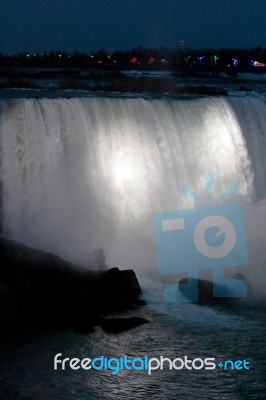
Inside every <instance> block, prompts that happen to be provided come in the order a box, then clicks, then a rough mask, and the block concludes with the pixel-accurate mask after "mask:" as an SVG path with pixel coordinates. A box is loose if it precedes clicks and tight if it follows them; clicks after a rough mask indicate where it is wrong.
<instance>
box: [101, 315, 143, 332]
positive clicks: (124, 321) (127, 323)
mask: <svg viewBox="0 0 266 400" xmlns="http://www.w3.org/2000/svg"><path fill="white" fill-rule="evenodd" d="M148 323H149V321H148V320H147V319H145V318H139V317H131V318H112V319H105V320H104V321H103V322H102V323H101V325H100V326H101V328H102V329H103V330H104V331H105V332H108V333H119V332H124V331H126V330H129V329H132V328H135V327H136V326H139V325H143V324H148Z"/></svg>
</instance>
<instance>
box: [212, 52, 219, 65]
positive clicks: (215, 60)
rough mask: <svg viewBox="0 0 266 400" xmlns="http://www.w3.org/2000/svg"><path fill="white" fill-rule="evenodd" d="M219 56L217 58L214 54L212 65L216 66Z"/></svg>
mask: <svg viewBox="0 0 266 400" xmlns="http://www.w3.org/2000/svg"><path fill="white" fill-rule="evenodd" d="M219 58H220V57H219V56H217V55H216V54H214V56H213V61H214V65H216V64H217V61H218V60H219Z"/></svg>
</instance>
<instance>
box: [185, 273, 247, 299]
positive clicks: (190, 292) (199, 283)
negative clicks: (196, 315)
mask: <svg viewBox="0 0 266 400" xmlns="http://www.w3.org/2000/svg"><path fill="white" fill-rule="evenodd" d="M230 278H231V279H236V280H239V281H242V282H243V283H245V284H246V285H247V289H248V297H249V296H250V292H251V286H250V285H249V284H248V282H247V280H246V279H245V278H244V276H243V275H241V274H235V275H234V276H232V277H228V278H227V279H228V280H230ZM195 287H197V288H198V296H197V300H195V297H194V295H195ZM179 290H180V292H181V293H182V294H183V295H184V296H185V297H186V298H188V299H189V300H191V301H192V302H194V303H197V304H199V305H210V306H215V305H232V304H236V303H238V302H239V301H241V300H242V298H238V297H232V296H231V294H230V292H229V290H228V288H227V286H226V285H221V284H218V283H213V282H211V281H208V280H204V279H196V278H189V280H188V278H184V279H182V280H181V281H180V282H179ZM219 292H220V293H222V294H223V297H221V296H219V297H215V295H214V293H219Z"/></svg>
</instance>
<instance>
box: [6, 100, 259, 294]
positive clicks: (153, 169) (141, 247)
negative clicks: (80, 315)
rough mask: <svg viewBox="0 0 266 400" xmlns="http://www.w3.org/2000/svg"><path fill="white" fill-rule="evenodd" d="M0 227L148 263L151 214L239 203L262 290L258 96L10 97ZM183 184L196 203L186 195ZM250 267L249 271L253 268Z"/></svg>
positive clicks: (60, 245)
mask: <svg viewBox="0 0 266 400" xmlns="http://www.w3.org/2000/svg"><path fill="white" fill-rule="evenodd" d="M0 110H1V111H0V113H1V114H0V115H1V119H0V132H1V163H2V167H1V180H2V182H3V216H4V219H3V231H4V234H5V235H6V236H8V237H11V238H14V239H15V240H18V241H21V242H23V243H25V244H28V245H31V246H34V247H39V248H41V249H44V250H49V251H52V252H54V253H56V254H59V255H61V256H62V257H64V258H66V259H69V260H72V261H75V262H79V263H82V264H84V265H86V264H87V262H88V254H89V252H90V251H91V250H92V249H94V248H98V247H100V246H101V247H103V249H104V250H105V253H106V256H107V262H108V264H109V265H115V266H118V267H122V268H125V267H133V268H135V269H136V270H137V272H138V274H141V273H143V274H144V275H147V274H148V275H150V272H153V273H155V272H156V269H157V267H156V258H155V245H154V239H153V231H152V215H153V213H156V212H162V211H171V210H175V209H183V208H191V207H200V206H204V205H205V206H206V205H207V204H208V197H207V194H206V190H205V181H204V174H205V173H206V172H211V173H212V174H214V184H213V194H212V196H213V200H212V202H211V204H217V202H218V201H217V198H218V197H219V196H220V195H221V194H222V193H224V192H225V191H226V190H227V189H228V187H230V185H231V184H232V183H237V185H238V192H237V193H236V194H235V195H234V196H231V197H230V198H228V199H227V200H226V201H225V203H226V202H231V201H239V202H241V203H242V205H243V208H244V213H245V219H246V227H247V232H246V233H247V239H248V242H249V253H250V268H248V269H247V271H244V273H245V275H248V277H249V279H250V280H251V281H252V283H253V285H255V286H256V287H257V292H263V291H264V287H263V280H264V279H265V278H266V277H265V274H264V272H265V269H264V266H263V265H262V262H263V259H264V254H265V252H264V250H265V248H266V235H265V222H264V221H265V219H264V218H265V215H266V214H265V212H266V208H265V207H266V205H265V201H264V199H265V194H266V163H265V153H266V136H265V132H266V105H265V103H264V102H263V101H262V100H260V99H258V98H252V97H249V98H245V97H242V98H211V97H209V98H203V99H195V100H183V101H181V100H173V99H161V100H156V99H150V100H144V99H141V98H138V99H119V98H112V99H110V98H109V99H108V98H81V99H78V98H74V99H38V100H36V99H12V100H2V101H1V102H0ZM184 185H186V186H188V187H190V188H191V190H193V191H194V192H195V193H196V194H197V195H198V196H199V197H200V198H201V203H199V204H196V203H195V202H194V201H193V200H192V199H191V198H188V197H186V196H184V195H183V194H182V187H183V186H184ZM254 271H255V272H254Z"/></svg>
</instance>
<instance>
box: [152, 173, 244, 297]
mask: <svg viewBox="0 0 266 400" xmlns="http://www.w3.org/2000/svg"><path fill="white" fill-rule="evenodd" d="M210 176H211V175H210V174H208V175H206V177H205V179H206V183H208V182H209V181H210ZM206 187H208V185H206ZM232 187H234V191H235V188H236V186H235V185H234V186H232ZM229 192H230V191H229ZM229 192H228V194H229ZM191 193H192V192H191ZM153 231H154V238H155V244H156V254H157V263H158V269H159V272H160V274H161V275H174V274H179V273H184V272H185V273H187V275H188V280H187V283H186V284H184V283H183V284H182V285H187V286H188V287H189V289H190V301H193V302H197V301H198V280H197V279H198V277H199V272H200V271H202V270H204V269H205V270H206V269H211V270H212V272H213V282H216V283H217V284H218V285H216V286H215V285H214V286H213V292H214V293H213V297H245V296H246V295H247V288H246V285H245V284H244V283H243V282H241V281H239V280H236V279H224V277H223V272H224V268H225V267H236V266H240V265H246V264H247V263H248V254H247V245H246V237H245V227H244V218H243V213H242V208H241V205H240V204H225V205H214V206H210V207H205V208H193V209H183V210H177V211H169V212H162V213H156V214H154V215H153ZM176 291H178V285H171V286H169V287H168V288H167V289H166V291H165V300H167V301H176V300H175V296H174V293H175V292H176ZM183 301H186V300H185V299H184V300H183Z"/></svg>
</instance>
